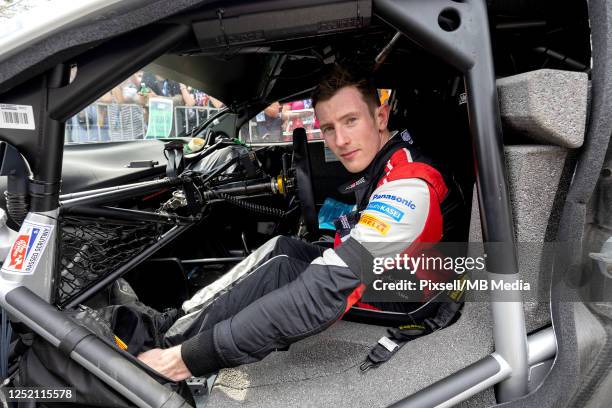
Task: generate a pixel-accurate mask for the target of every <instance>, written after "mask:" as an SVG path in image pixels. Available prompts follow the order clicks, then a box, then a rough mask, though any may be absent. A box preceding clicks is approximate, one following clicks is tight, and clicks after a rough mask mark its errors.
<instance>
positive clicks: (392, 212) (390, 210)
mask: <svg viewBox="0 0 612 408" xmlns="http://www.w3.org/2000/svg"><path fill="white" fill-rule="evenodd" d="M366 210H373V211H378V212H379V213H383V214H385V215H388V216H389V217H391V218H393V219H394V220H395V221H397V222H399V221H400V220H401V219H402V217H403V216H404V212H403V211H400V210H398V209H397V208H395V207H393V206H392V205H389V204H385V203H382V202H380V201H372V202H371V203H370V204H368V207H367V208H366Z"/></svg>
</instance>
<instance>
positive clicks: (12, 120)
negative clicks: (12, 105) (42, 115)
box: [2, 112, 30, 125]
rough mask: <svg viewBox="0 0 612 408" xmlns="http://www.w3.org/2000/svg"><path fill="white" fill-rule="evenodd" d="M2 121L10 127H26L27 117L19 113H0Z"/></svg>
mask: <svg viewBox="0 0 612 408" xmlns="http://www.w3.org/2000/svg"><path fill="white" fill-rule="evenodd" d="M2 119H4V123H6V124H11V125H27V124H29V123H30V122H28V115H27V114H25V113H21V112H2Z"/></svg>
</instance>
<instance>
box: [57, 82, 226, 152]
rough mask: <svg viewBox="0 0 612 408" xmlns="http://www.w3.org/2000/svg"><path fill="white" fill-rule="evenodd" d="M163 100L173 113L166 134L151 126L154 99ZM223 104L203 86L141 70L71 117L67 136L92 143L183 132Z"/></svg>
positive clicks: (167, 135)
mask: <svg viewBox="0 0 612 408" xmlns="http://www.w3.org/2000/svg"><path fill="white" fill-rule="evenodd" d="M74 74H76V72H73V75H74ZM160 100H165V101H167V102H170V101H171V102H172V105H171V106H172V111H171V114H170V115H169V116H167V117H166V118H165V120H166V121H167V122H168V123H167V125H168V126H167V132H164V133H163V134H160V133H159V132H157V133H152V132H151V129H148V127H149V123H150V122H149V114H150V112H151V109H154V107H155V105H152V102H155V101H160ZM168 106H170V105H168ZM221 107H223V103H222V102H221V101H219V100H217V99H215V98H213V97H212V96H210V95H207V94H206V93H205V92H203V91H201V90H199V89H195V88H193V87H191V86H187V85H185V84H182V83H179V82H176V81H173V80H169V79H166V78H163V77H161V76H160V75H157V74H153V73H151V72H147V71H138V72H136V73H134V74H133V75H131V76H130V77H129V78H128V79H126V80H125V81H124V82H122V83H121V84H119V85H118V86H116V87H114V88H113V89H112V90H110V91H109V92H107V93H106V94H104V95H103V96H102V97H101V98H100V99H98V100H97V101H96V102H95V103H93V104H91V105H90V106H88V107H87V108H85V109H84V110H83V111H81V112H79V113H78V114H77V115H75V116H74V117H72V118H71V119H69V120H68V121H67V122H66V136H65V138H66V139H65V140H66V143H88V142H107V141H119V140H136V139H145V138H155V137H175V136H180V135H182V134H185V133H187V132H189V131H190V130H191V129H193V128H194V127H196V126H198V125H199V124H200V123H202V122H203V121H205V120H206V119H208V117H210V116H211V115H212V114H213V113H214V112H216V111H217V110H219V109H220V108H221ZM166 133H167V134H166Z"/></svg>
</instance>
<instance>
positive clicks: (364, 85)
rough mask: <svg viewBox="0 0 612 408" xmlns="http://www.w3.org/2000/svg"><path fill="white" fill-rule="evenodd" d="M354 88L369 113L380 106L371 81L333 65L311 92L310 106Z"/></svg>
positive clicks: (376, 92)
mask: <svg viewBox="0 0 612 408" xmlns="http://www.w3.org/2000/svg"><path fill="white" fill-rule="evenodd" d="M347 86H354V87H355V88H357V90H358V91H359V93H361V96H362V97H363V100H364V102H365V103H366V104H367V105H368V106H369V107H370V109H371V111H372V112H374V110H375V109H376V108H377V107H379V106H380V99H378V91H377V90H376V87H375V86H374V84H373V83H372V81H371V80H369V79H368V78H366V77H365V76H359V75H357V74H354V73H352V72H351V71H349V69H347V68H345V67H342V66H340V65H338V64H334V65H333V66H332V67H331V68H330V69H329V70H328V72H327V73H326V74H325V76H324V77H323V79H322V80H321V82H319V85H317V87H316V88H315V89H314V91H313V92H312V106H313V107H315V106H316V105H317V103H319V102H324V101H327V100H329V99H331V98H332V97H333V96H334V95H335V94H336V93H337V92H338V91H339V90H340V89H342V88H344V87H347Z"/></svg>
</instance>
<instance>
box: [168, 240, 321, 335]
mask: <svg viewBox="0 0 612 408" xmlns="http://www.w3.org/2000/svg"><path fill="white" fill-rule="evenodd" d="M325 249H326V248H323V247H321V246H317V245H312V244H309V243H307V242H304V241H299V240H297V239H291V238H288V237H283V236H281V237H278V239H277V240H276V242H275V244H274V246H273V247H272V248H271V250H269V251H265V253H263V254H257V253H256V252H255V253H253V254H251V255H250V256H257V257H258V260H257V262H256V263H255V265H254V266H253V267H252V268H251V270H249V271H246V273H245V275H244V276H242V277H240V278H238V279H237V280H236V281H235V282H234V283H233V284H232V285H231V286H230V287H228V288H227V289H226V290H223V291H222V292H221V293H219V294H218V295H217V296H216V297H215V299H214V300H212V302H210V304H208V305H207V306H206V307H205V308H204V309H203V310H201V311H200V312H198V313H195V316H194V317H193V318H192V319H190V321H189V324H184V325H181V326H180V327H173V328H172V329H171V330H169V331H168V332H167V333H166V336H165V344H166V346H168V347H171V346H174V345H177V344H181V343H182V342H184V341H185V340H187V339H189V338H191V337H193V336H195V335H196V334H198V333H200V332H202V331H204V330H208V329H212V327H213V326H214V325H215V324H216V323H218V322H220V321H222V320H225V319H228V318H230V317H232V316H234V315H235V314H237V313H238V312H240V311H241V310H242V309H244V308H245V307H247V306H248V305H250V304H251V303H253V302H254V301H256V300H257V299H259V298H261V297H263V296H265V295H267V294H268V293H270V292H272V291H274V290H276V289H278V288H280V287H282V286H285V285H286V284H288V283H289V282H291V281H293V280H295V278H297V277H298V276H299V275H300V274H301V273H302V272H303V271H304V270H305V269H306V268H307V267H308V266H309V265H310V263H311V262H312V261H313V260H314V259H316V258H318V257H319V256H321V254H322V253H323V251H324V250H325Z"/></svg>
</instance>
